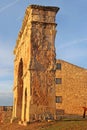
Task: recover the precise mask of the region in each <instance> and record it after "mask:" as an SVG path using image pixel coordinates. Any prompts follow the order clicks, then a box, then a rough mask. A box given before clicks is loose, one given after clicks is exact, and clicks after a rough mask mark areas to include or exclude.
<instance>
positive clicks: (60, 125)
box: [40, 120, 87, 130]
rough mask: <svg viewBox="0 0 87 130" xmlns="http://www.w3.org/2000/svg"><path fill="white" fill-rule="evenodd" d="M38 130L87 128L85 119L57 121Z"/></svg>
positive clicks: (77, 129)
mask: <svg viewBox="0 0 87 130" xmlns="http://www.w3.org/2000/svg"><path fill="white" fill-rule="evenodd" d="M40 130H87V120H83V121H57V122H55V123H54V124H52V125H50V126H45V127H43V128H41V129H40Z"/></svg>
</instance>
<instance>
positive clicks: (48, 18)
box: [13, 5, 59, 122]
mask: <svg viewBox="0 0 87 130" xmlns="http://www.w3.org/2000/svg"><path fill="white" fill-rule="evenodd" d="M58 10H59V8H57V7H44V6H36V5H31V6H29V7H28V8H27V10H26V13H25V17H24V20H23V25H22V29H21V31H20V32H19V35H18V39H17V43H16V46H15V49H14V54H15V61H14V107H13V118H14V117H18V118H19V119H20V120H22V121H27V122H29V121H32V120H39V119H40V120H42V119H46V118H53V117H54V115H55V62H56V60H55V59H56V57H55V46H54V42H55V35H56V23H55V16H56V13H57V11H58Z"/></svg>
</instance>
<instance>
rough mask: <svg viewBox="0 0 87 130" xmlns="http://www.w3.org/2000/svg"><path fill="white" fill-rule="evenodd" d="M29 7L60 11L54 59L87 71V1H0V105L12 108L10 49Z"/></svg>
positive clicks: (11, 61)
mask: <svg viewBox="0 0 87 130" xmlns="http://www.w3.org/2000/svg"><path fill="white" fill-rule="evenodd" d="M30 4H39V5H45V6H46V5H47V6H58V7H60V11H59V12H58V14H57V16H56V23H57V24H58V26H57V35H56V40H55V46H56V57H57V58H58V59H63V60H65V61H68V62H70V63H73V64H75V65H78V66H81V67H83V68H87V0H73V1H72V0H15V1H14V0H3V1H0V105H12V88H13V60H14V56H13V48H14V46H15V44H16V39H17V36H18V32H19V30H20V28H21V26H22V20H23V17H24V13H25V9H26V7H27V6H29V5H30Z"/></svg>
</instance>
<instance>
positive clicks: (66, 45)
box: [59, 38, 87, 49]
mask: <svg viewBox="0 0 87 130" xmlns="http://www.w3.org/2000/svg"><path fill="white" fill-rule="evenodd" d="M86 41H87V38H84V39H78V40H74V41H70V42H67V43H64V44H62V45H61V44H60V46H59V49H64V48H66V47H70V46H73V45H77V44H81V43H83V42H86ZM86 44H87V43H86Z"/></svg>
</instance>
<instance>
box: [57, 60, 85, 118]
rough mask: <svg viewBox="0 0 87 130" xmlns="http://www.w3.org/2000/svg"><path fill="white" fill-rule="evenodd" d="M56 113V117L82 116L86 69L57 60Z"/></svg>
mask: <svg viewBox="0 0 87 130" xmlns="http://www.w3.org/2000/svg"><path fill="white" fill-rule="evenodd" d="M56 64H57V69H56V79H55V81H56V85H55V87H56V111H57V114H58V117H59V116H61V115H62V117H63V116H65V117H66V116H67V117H69V116H71V117H72V116H74V118H75V117H77V116H78V115H79V116H82V115H83V112H84V109H83V107H86V108H87V69H84V68H81V67H78V66H76V65H73V64H71V63H68V62H66V61H63V60H57V61H56Z"/></svg>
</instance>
